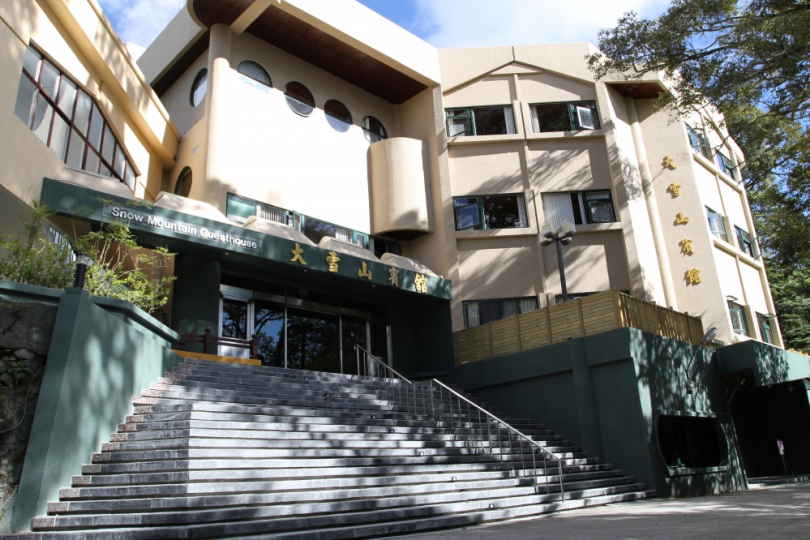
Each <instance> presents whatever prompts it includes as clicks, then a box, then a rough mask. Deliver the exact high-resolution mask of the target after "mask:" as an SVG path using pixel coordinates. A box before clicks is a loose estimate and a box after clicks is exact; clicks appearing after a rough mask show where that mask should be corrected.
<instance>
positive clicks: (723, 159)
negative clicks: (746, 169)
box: [715, 150, 737, 181]
mask: <svg viewBox="0 0 810 540" xmlns="http://www.w3.org/2000/svg"><path fill="white" fill-rule="evenodd" d="M715 161H716V162H717V168H718V170H719V171H720V172H721V173H723V174H725V175H726V176H728V177H730V178H732V179H733V180H734V181H737V171H736V169H737V167H735V166H734V164H733V163H732V162H731V159H730V158H729V157H728V156H726V155H725V154H724V153H723V152H721V151H720V150H718V151H717V152H715Z"/></svg>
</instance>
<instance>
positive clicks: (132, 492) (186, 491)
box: [59, 468, 623, 501]
mask: <svg viewBox="0 0 810 540" xmlns="http://www.w3.org/2000/svg"><path fill="white" fill-rule="evenodd" d="M524 474H525V476H526V478H528V479H529V480H531V479H533V478H535V475H534V471H533V470H530V471H527V472H526V473H524ZM142 476H143V480H142V481H140V482H137V481H134V482H133V481H132V479H131V478H130V477H120V476H112V477H98V476H87V477H85V476H79V477H74V484H73V485H74V486H77V487H75V488H65V489H62V490H60V492H59V500H60V501H71V500H91V499H113V498H114V499H120V498H126V497H147V496H151V495H158V494H159V495H160V496H162V497H168V496H182V495H205V494H217V493H236V492H240V493H250V492H269V491H276V490H278V491H286V490H303V489H306V490H311V489H337V488H349V487H360V486H363V487H372V486H407V485H418V484H422V483H424V484H431V483H436V482H438V483H443V484H447V485H449V484H452V485H453V486H454V488H455V489H460V488H459V487H458V486H460V485H461V484H462V483H464V482H483V481H493V480H504V481H509V482H513V483H514V482H515V481H517V480H522V478H521V476H520V475H514V474H512V471H466V470H465V471H457V472H436V473H435V474H424V473H416V474H410V475H396V476H387V475H379V476H371V475H369V476H365V475H364V476H336V477H325V476H316V475H314V474H312V475H310V476H306V475H301V476H298V477H291V478H288V479H276V478H269V479H268V478H267V477H264V478H260V477H257V476H250V477H247V478H234V477H231V476H225V475H215V474H210V475H206V476H205V479H206V480H208V481H194V480H191V479H193V478H200V479H202V478H203V476H202V475H190V474H182V473H181V474H162V475H160V474H155V475H142ZM266 476H270V475H266ZM621 476H623V475H622V471H620V470H598V471H593V472H578V473H569V474H564V475H563V480H564V482H566V483H570V482H578V481H583V480H601V479H607V478H618V477H621ZM537 478H538V482H539V483H540V484H545V483H546V482H549V483H558V482H559V474H558V469H557V468H549V469H547V470H545V471H543V470H542V469H540V470H539V476H538V477H537ZM84 479H89V480H106V481H107V482H109V483H107V484H106V485H103V487H84V486H82V484H83V483H84ZM115 480H117V484H112V482H110V481H115ZM212 480H216V481H212ZM240 480H241V481H240ZM147 484H148V485H147Z"/></svg>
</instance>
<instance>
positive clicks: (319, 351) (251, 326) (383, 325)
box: [219, 285, 392, 375]
mask: <svg viewBox="0 0 810 540" xmlns="http://www.w3.org/2000/svg"><path fill="white" fill-rule="evenodd" d="M220 297H221V298H220V324H219V335H220V336H222V337H234V338H239V339H250V337H251V336H252V335H253V334H255V335H256V339H257V341H258V351H259V358H260V359H261V361H262V364H263V365H267V366H275V367H286V368H290V369H307V370H312V371H324V372H329V373H345V374H350V375H355V374H357V373H358V357H357V351H356V350H355V346H360V347H362V348H364V349H366V350H368V351H369V352H370V353H371V354H373V355H374V356H376V357H377V358H380V359H381V360H382V361H383V362H385V363H386V364H389V365H390V363H391V356H392V355H391V325H390V324H389V323H388V322H387V321H386V320H384V318H382V317H380V315H378V314H371V313H369V312H365V311H362V310H358V309H353V308H347V307H342V306H340V305H331V304H325V303H315V302H310V301H307V300H303V299H300V298H296V297H291V296H287V295H284V296H282V295H278V294H269V293H263V292H258V291H252V290H248V289H243V288H239V287H234V286H230V285H221V286H220ZM338 303H339V302H338ZM219 354H221V355H223V356H235V357H247V351H246V350H245V349H239V348H235V347H227V346H220V348H219ZM369 367H371V366H369ZM369 367H365V366H363V367H361V368H360V372H362V373H367V372H368V373H369V374H372V373H374V371H370V370H369V369H368V368H369ZM371 369H372V370H373V368H371Z"/></svg>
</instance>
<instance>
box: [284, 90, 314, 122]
mask: <svg viewBox="0 0 810 540" xmlns="http://www.w3.org/2000/svg"><path fill="white" fill-rule="evenodd" d="M284 95H285V96H286V98H287V104H288V105H289V106H290V108H291V109H292V110H294V111H295V112H297V113H298V114H300V115H301V116H309V115H310V114H312V111H314V110H315V100H314V99H313V97H312V94H311V93H310V91H309V90H307V87H306V86H304V85H303V84H301V83H298V82H291V83H287V86H286V87H285V88H284Z"/></svg>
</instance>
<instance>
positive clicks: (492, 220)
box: [453, 194, 529, 231]
mask: <svg viewBox="0 0 810 540" xmlns="http://www.w3.org/2000/svg"><path fill="white" fill-rule="evenodd" d="M453 208H454V210H455V216H456V230H457V231H465V230H481V229H518V228H523V227H528V226H529V224H528V221H527V219H526V206H525V204H524V202H523V195H520V194H515V195H483V196H477V197H476V196H473V197H453Z"/></svg>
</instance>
